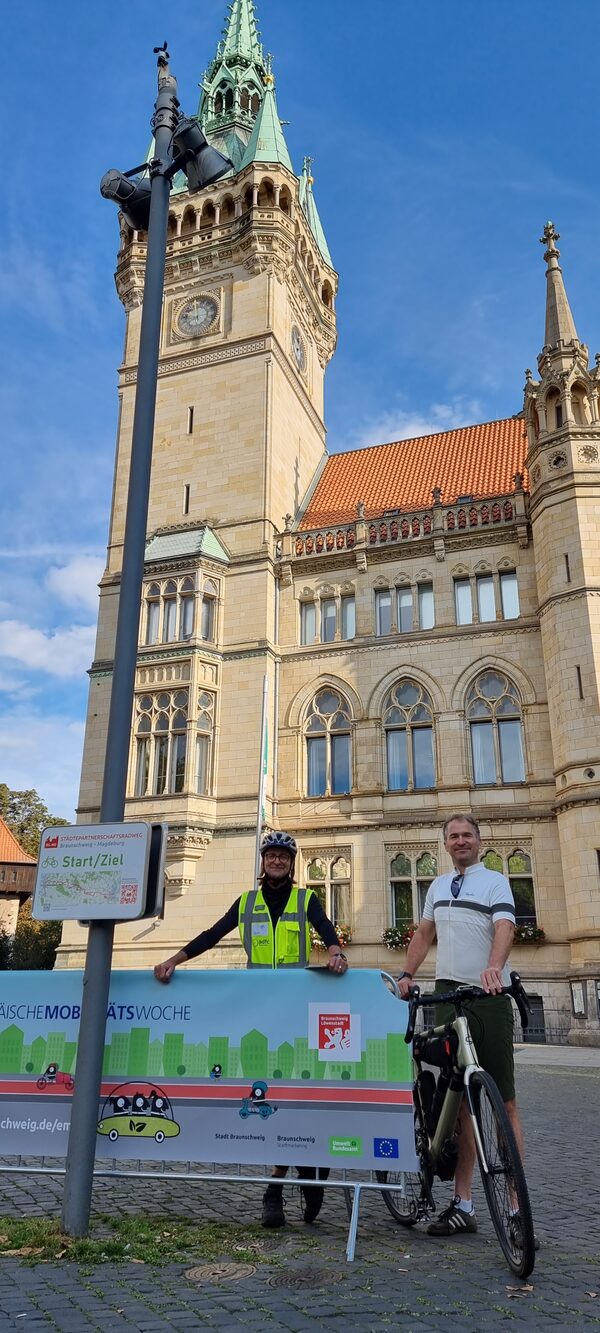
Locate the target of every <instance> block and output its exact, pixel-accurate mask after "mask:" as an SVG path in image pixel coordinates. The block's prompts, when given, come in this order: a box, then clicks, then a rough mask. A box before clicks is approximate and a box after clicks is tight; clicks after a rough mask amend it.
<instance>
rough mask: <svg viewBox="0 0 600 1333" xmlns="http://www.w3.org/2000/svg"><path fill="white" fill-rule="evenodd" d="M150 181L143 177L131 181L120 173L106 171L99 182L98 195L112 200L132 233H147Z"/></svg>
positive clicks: (112, 170)
mask: <svg viewBox="0 0 600 1333" xmlns="http://www.w3.org/2000/svg"><path fill="white" fill-rule="evenodd" d="M150 191H151V185H150V181H149V180H147V178H146V177H145V176H144V177H142V179H141V180H138V181H133V180H131V179H130V178H129V177H128V176H125V175H123V172H122V171H116V170H115V169H114V168H112V169H111V171H107V172H106V173H105V175H104V176H103V177H102V180H101V181H100V194H101V195H102V197H103V198H104V199H112V201H113V203H115V204H117V205H118V207H119V208H120V210H121V212H122V214H123V217H124V218H125V221H126V222H128V223H129V226H130V227H133V230H134V231H147V230H148V222H149V221H150Z"/></svg>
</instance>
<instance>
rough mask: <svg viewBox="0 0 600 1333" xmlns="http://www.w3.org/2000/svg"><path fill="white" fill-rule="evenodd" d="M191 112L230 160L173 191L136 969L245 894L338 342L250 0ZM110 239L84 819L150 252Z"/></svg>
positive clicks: (306, 182)
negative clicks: (112, 355) (281, 587)
mask: <svg viewBox="0 0 600 1333" xmlns="http://www.w3.org/2000/svg"><path fill="white" fill-rule="evenodd" d="M197 119H198V121H199V123H200V125H201V127H202V129H203V131H204V133H205V134H206V136H207V138H208V140H209V142H211V143H212V144H214V146H215V147H217V148H219V149H220V150H221V151H223V152H225V153H226V154H227V155H228V156H229V158H230V159H231V161H232V163H233V169H232V170H231V172H230V173H229V175H228V176H226V177H224V178H222V179H221V180H219V181H218V183H216V184H215V185H212V186H209V187H208V188H206V189H205V190H203V191H202V192H201V193H198V194H190V193H189V192H188V190H187V182H186V180H185V178H184V177H183V176H180V177H176V178H175V181H174V186H173V190H172V195H171V205H170V215H169V232H168V242H167V260H166V274H165V288H164V300H163V319H162V332H161V348H160V363H159V370H158V390H157V403H156V423H155V432H154V446H153V462H152V480H151V491H150V503H149V514H148V544H147V549H146V577H145V581H144V589H143V596H142V607H141V615H140V631H139V635H140V637H139V657H138V673H137V682H136V698H135V706H134V713H133V718H132V745H131V764H130V774H129V787H128V800H127V807H126V817H127V818H138V819H140V818H143V819H148V820H165V821H166V822H167V824H168V826H169V840H168V854H167V904H166V913H165V920H164V922H161V923H160V925H159V926H158V927H157V928H156V930H155V931H154V933H151V935H150V937H147V938H145V939H144V959H143V965H147V964H148V961H152V958H153V954H152V948H153V947H154V946H155V952H156V957H157V958H158V957H161V956H163V955H164V953H165V951H167V952H168V948H169V944H170V943H171V942H172V943H173V944H175V943H176V942H179V943H181V942H182V941H183V940H184V939H185V938H187V937H188V935H191V934H195V933H197V930H198V929H200V928H201V926H202V925H203V924H205V923H206V922H208V921H210V920H214V919H215V917H216V916H218V915H220V914H221V910H222V909H224V908H225V907H226V906H227V905H228V903H229V901H230V898H234V897H235V896H236V895H237V893H238V892H239V891H240V889H241V888H244V887H248V885H249V884H251V882H252V876H253V866H254V830H255V823H256V810H257V794H258V770H259V748H260V744H259V737H260V725H261V701H262V695H263V680H264V677H265V676H266V677H267V679H268V682H269V691H268V697H269V701H270V704H269V711H270V728H269V734H270V736H271V737H272V736H273V735H274V730H275V728H274V716H275V713H274V710H275V708H276V700H277V688H278V671H279V655H278V609H277V597H278V590H277V580H276V577H275V572H276V571H275V564H274V560H275V550H274V540H273V539H274V535H275V533H276V532H278V531H280V530H281V528H282V526H283V519H284V516H290V515H291V516H292V517H293V516H294V514H295V513H296V512H297V510H298V509H299V507H300V505H301V502H302V500H303V498H304V497H305V494H306V492H307V490H308V488H309V487H310V485H311V483H312V481H313V478H314V476H315V473H316V472H317V471H318V469H319V467H320V465H321V464H322V462H323V461H324V455H325V428H324V424H323V381H324V374H325V368H326V366H327V363H328V361H329V359H330V357H331V356H332V354H333V351H334V348H335V340H336V328H335V294H336V291H337V275H336V273H335V270H334V269H333V266H332V261H331V256H330V254H329V250H328V247H327V242H326V240H325V235H324V232H323V228H322V225H321V222H320V218H319V214H318V211H317V207H316V203H315V198H314V193H313V179H312V171H311V160H310V159H309V158H305V159H304V164H303V169H302V171H301V173H300V174H296V173H295V171H294V168H293V165H292V162H291V159H290V155H289V152H288V149H287V145H286V142H285V138H284V135H283V131H282V126H281V122H280V119H279V114H278V109H277V101H276V93H275V78H274V74H273V70H272V63H271V57H270V56H265V55H264V54H263V48H262V45H261V42H260V38H259V33H258V28H257V21H256V14H255V7H254V3H253V0H234V2H233V4H232V5H230V7H229V12H228V17H227V20H226V26H225V29H224V32H223V35H222V39H221V41H220V42H219V44H218V46H217V50H216V54H215V56H214V58H213V60H212V61H211V62H210V64H209V66H208V68H207V70H206V72H205V74H204V75H203V78H202V82H201V97H200V104H199V107H198V112H197ZM120 234H121V245H120V249H119V254H118V260H117V271H116V286H117V292H118V294H119V297H120V299H121V301H122V303H123V306H124V309H125V320H126V327H125V350H124V356H123V364H122V365H121V367H120V372H119V375H120V384H119V424H118V439H117V450H116V463H115V478H114V490H113V503H112V512H111V517H110V532H109V545H108V561H107V568H106V572H105V575H104V577H103V580H102V584H101V598H100V613H99V623H98V635H97V643H96V656H95V661H94V663H93V666H92V669H91V687H90V702H89V711H88V718H87V725H86V737H85V748H84V758H83V771H82V780H81V788H80V804H79V818H80V820H82V821H85V822H94V821H95V820H97V819H98V811H99V805H100V793H101V783H102V771H103V760H104V749H105V740H106V724H107V717H108V705H109V697H110V682H111V674H112V655H113V650H114V634H115V626H116V610H117V605H118V596H119V580H120V570H121V562H122V553H123V537H124V523H125V508H126V497H127V484H128V473H129V461H130V449H131V435H132V425H133V410H134V400H135V388H136V375H137V356H138V346H139V336H140V324H141V303H142V293H143V282H144V269H145V258H146V236H145V234H144V233H142V232H135V231H132V230H131V229H130V228H129V227H128V225H127V224H126V222H125V220H124V219H123V218H122V217H121V218H120ZM288 523H289V518H288ZM272 751H273V746H272V749H271V759H270V761H269V762H270V768H271V772H272V771H273V763H274V761H273V753H272ZM267 788H268V798H267V810H266V817H267V820H268V819H269V818H270V816H272V814H273V804H272V797H273V784H272V781H269V782H268V784H267ZM234 890H235V892H234ZM135 934H136V931H135V929H133V930H131V929H130V928H129V927H125V926H123V927H120V928H119V930H118V931H117V942H116V949H115V965H116V966H119V965H120V966H136V965H140V966H141V965H142V955H141V953H140V946H139V945H138V944H136V942H135V940H134V938H133V937H134V935H135ZM83 947H84V937H83V935H82V934H81V932H79V931H78V930H77V929H76V928H72V930H70V931H65V936H64V938H63V944H62V946H61V951H60V954H59V960H58V965H59V966H60V965H63V966H69V965H71V966H79V965H80V964H81V961H82V958H83Z"/></svg>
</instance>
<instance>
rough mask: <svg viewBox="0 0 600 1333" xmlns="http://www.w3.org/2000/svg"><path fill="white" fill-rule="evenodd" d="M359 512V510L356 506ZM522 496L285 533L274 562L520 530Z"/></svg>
mask: <svg viewBox="0 0 600 1333" xmlns="http://www.w3.org/2000/svg"><path fill="white" fill-rule="evenodd" d="M361 507H362V506H361ZM526 518H527V516H526V508H525V494H524V492H523V490H522V488H517V489H516V490H515V493H514V495H513V496H508V497H507V496H499V497H498V498H496V499H488V500H474V501H463V502H462V503H459V502H457V503H455V504H452V505H442V504H441V503H436V504H434V505H433V506H432V507H431V509H419V510H415V511H410V510H409V511H407V512H406V513H393V514H384V515H383V516H382V517H381V518H377V519H366V518H364V517H363V516H359V517H358V518H357V519H356V520H355V522H354V523H340V524H333V523H332V524H329V525H323V526H322V527H318V528H311V529H310V530H308V531H302V532H293V531H292V529H291V527H290V528H288V529H286V531H285V532H284V533H282V534H279V536H278V537H277V555H278V558H279V559H281V558H284V559H285V558H287V559H290V558H291V559H295V560H301V559H303V558H307V557H308V558H312V557H314V556H317V555H334V554H335V553H336V552H341V551H355V550H357V549H360V550H369V548H372V547H382V546H395V545H398V546H402V545H405V544H410V543H412V542H415V541H420V540H422V539H423V538H424V537H433V538H436V537H438V538H442V539H443V538H444V537H445V536H446V535H451V534H455V533H456V534H457V533H460V532H465V531H472V530H473V529H485V528H496V527H501V526H503V525H506V524H508V523H515V522H516V523H517V524H519V525H523V524H526Z"/></svg>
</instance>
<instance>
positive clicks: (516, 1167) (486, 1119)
mask: <svg viewBox="0 0 600 1333" xmlns="http://www.w3.org/2000/svg"><path fill="white" fill-rule="evenodd" d="M470 1099H471V1103H472V1106H473V1111H474V1114H475V1118H476V1121H477V1127H478V1130H479V1136H480V1139H481V1145H482V1148H483V1156H484V1161H482V1160H481V1158H480V1163H479V1164H480V1167H481V1179H482V1183H483V1188H484V1191H485V1195H486V1199H487V1203H488V1208H489V1210H490V1217H491V1219H492V1222H493V1224H494V1228H495V1230H496V1235H497V1236H498V1240H499V1241H500V1245H501V1247H502V1250H503V1252H504V1255H505V1257H506V1259H507V1261H508V1263H509V1265H510V1267H511V1268H512V1270H513V1272H514V1273H516V1274H517V1275H518V1276H519V1277H528V1275H529V1273H531V1270H532V1268H533V1265H534V1262H535V1249H534V1243H535V1242H534V1236H533V1222H532V1218H531V1206H530V1203H529V1195H528V1192H527V1184H526V1181H525V1174H524V1172H523V1165H522V1162H521V1159H520V1156H519V1152H518V1148H517V1144H516V1141H515V1137H514V1134H513V1131H512V1127H511V1124H510V1121H509V1119H508V1115H507V1112H506V1109H505V1106H504V1103H503V1101H502V1098H501V1096H500V1093H499V1092H498V1089H497V1087H496V1084H495V1083H494V1082H493V1080H492V1079H491V1078H490V1077H489V1075H487V1074H485V1073H484V1072H483V1070H478V1071H477V1072H476V1073H475V1074H473V1076H472V1079H471V1081H470ZM486 1168H487V1169H486ZM515 1212H518V1215H519V1219H520V1223H519V1227H518V1229H517V1226H516V1224H515V1222H514V1214H515Z"/></svg>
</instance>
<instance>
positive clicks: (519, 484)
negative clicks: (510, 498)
mask: <svg viewBox="0 0 600 1333" xmlns="http://www.w3.org/2000/svg"><path fill="white" fill-rule="evenodd" d="M514 481H515V490H516V491H522V490H523V473H522V472H515V478H514Z"/></svg>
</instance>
